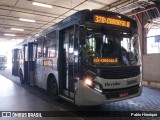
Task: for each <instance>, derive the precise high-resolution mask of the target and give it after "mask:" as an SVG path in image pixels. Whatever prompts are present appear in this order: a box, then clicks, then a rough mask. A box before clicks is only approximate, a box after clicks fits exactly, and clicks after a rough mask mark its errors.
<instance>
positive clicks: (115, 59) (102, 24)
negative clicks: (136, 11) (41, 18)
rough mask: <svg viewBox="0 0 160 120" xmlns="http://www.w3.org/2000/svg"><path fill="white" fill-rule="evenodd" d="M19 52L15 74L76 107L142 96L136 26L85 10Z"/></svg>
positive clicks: (116, 16) (15, 55) (117, 17)
mask: <svg viewBox="0 0 160 120" xmlns="http://www.w3.org/2000/svg"><path fill="white" fill-rule="evenodd" d="M25 41H28V42H23V43H21V44H20V45H19V47H18V48H16V49H14V50H13V64H14V65H13V69H12V70H13V71H12V74H13V75H15V76H19V77H20V81H21V83H22V84H25V83H28V84H31V85H36V86H39V87H40V88H43V89H45V90H47V91H48V92H49V93H50V94H51V95H52V96H53V97H55V98H56V97H57V96H58V97H61V98H64V99H66V100H68V101H70V102H72V103H74V104H76V105H99V104H103V103H106V102H113V101H118V100H124V99H128V98H133V97H136V96H139V95H140V94H141V83H140V80H141V69H140V68H141V61H140V49H139V40H138V36H137V24H136V21H135V20H133V19H131V18H129V17H126V16H124V15H120V14H118V13H113V12H108V11H102V10H91V11H90V10H82V11H79V12H77V13H75V14H73V15H71V16H70V17H68V18H66V19H64V20H62V21H61V22H59V23H57V24H55V25H53V26H51V27H50V28H48V29H45V30H44V31H42V32H41V33H39V34H37V35H35V36H32V37H31V38H29V39H26V40H25Z"/></svg>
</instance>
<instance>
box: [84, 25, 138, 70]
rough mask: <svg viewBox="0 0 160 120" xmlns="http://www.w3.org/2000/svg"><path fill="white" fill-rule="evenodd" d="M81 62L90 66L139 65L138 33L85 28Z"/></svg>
mask: <svg viewBox="0 0 160 120" xmlns="http://www.w3.org/2000/svg"><path fill="white" fill-rule="evenodd" d="M85 31H86V36H85V44H84V45H83V48H82V49H83V50H82V58H83V59H82V60H83V63H85V64H87V65H91V66H95V67H97V66H99V67H100V66H139V65H140V53H139V51H140V50H139V40H138V35H137V34H136V33H133V32H131V31H129V30H128V31H122V30H113V29H104V28H91V27H87V28H86V30H85Z"/></svg>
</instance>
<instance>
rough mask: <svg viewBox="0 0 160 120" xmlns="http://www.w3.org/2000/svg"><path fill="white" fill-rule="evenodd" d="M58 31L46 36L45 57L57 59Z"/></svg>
mask: <svg viewBox="0 0 160 120" xmlns="http://www.w3.org/2000/svg"><path fill="white" fill-rule="evenodd" d="M56 41H57V40H56V31H52V32H50V33H48V34H46V35H45V39H44V48H43V53H44V54H43V56H44V57H56Z"/></svg>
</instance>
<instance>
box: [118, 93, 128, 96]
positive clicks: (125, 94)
mask: <svg viewBox="0 0 160 120" xmlns="http://www.w3.org/2000/svg"><path fill="white" fill-rule="evenodd" d="M128 95H129V94H128V92H124V93H120V94H119V97H126V96H128Z"/></svg>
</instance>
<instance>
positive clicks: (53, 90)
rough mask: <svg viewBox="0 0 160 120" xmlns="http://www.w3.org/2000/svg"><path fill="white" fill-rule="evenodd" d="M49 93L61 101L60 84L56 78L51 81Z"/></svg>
mask: <svg viewBox="0 0 160 120" xmlns="http://www.w3.org/2000/svg"><path fill="white" fill-rule="evenodd" d="M49 93H50V96H51V97H52V98H53V99H54V100H56V101H59V96H58V85H57V82H56V80H55V79H54V78H51V80H50V83H49Z"/></svg>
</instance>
